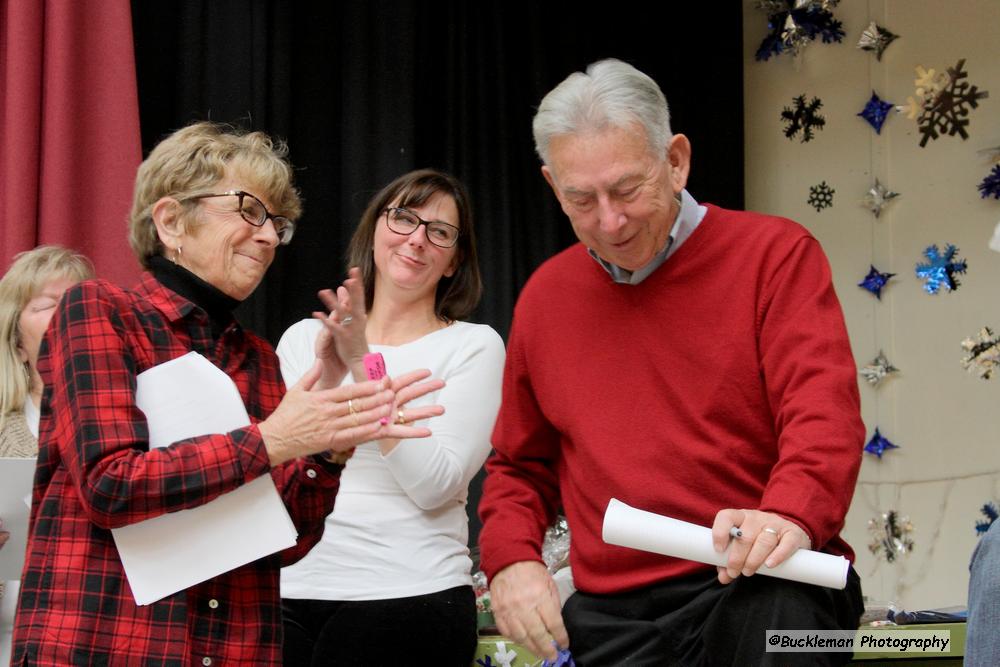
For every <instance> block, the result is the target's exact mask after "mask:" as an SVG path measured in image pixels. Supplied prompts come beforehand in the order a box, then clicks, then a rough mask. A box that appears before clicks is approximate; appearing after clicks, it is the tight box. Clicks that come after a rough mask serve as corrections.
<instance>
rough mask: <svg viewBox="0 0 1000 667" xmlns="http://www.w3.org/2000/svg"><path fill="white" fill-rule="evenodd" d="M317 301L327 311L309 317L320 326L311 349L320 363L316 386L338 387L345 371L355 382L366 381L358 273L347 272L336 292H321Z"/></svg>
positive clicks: (361, 289)
mask: <svg viewBox="0 0 1000 667" xmlns="http://www.w3.org/2000/svg"><path fill="white" fill-rule="evenodd" d="M319 298H320V301H322V302H323V305H324V306H326V307H327V309H328V310H329V311H330V312H329V313H321V312H318V311H317V312H314V313H313V317H315V318H316V319H317V320H319V321H320V322H322V323H323V329H322V330H321V331H320V333H319V336H317V337H316V348H315V353H316V358H317V359H319V360H320V361H322V362H323V376H322V377H321V378H320V386H322V387H332V386H337V385H339V384H340V382H341V380H343V378H344V375H345V374H347V372H348V371H350V372H351V373H352V374H353V375H354V379H355V381H358V382H360V381H362V380H365V379H367V378H366V377H365V373H364V356H365V354H367V352H368V339H367V338H366V336H365V325H366V324H367V316H366V314H365V291H364V284H363V283H362V280H361V270H360V269H358V268H356V267H354V268H351V269H350V271H348V277H347V280H345V281H344V283H343V284H342V285H341V286H340V287H338V288H337V291H336V292H334V291H333V290H330V289H325V290H321V291H320V292H319Z"/></svg>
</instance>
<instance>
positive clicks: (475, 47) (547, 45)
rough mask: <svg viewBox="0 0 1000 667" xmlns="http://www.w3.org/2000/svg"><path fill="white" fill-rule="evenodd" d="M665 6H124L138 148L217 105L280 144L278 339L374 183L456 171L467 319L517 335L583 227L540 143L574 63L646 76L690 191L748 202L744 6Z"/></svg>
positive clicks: (136, 1)
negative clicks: (473, 309) (551, 270)
mask: <svg viewBox="0 0 1000 667" xmlns="http://www.w3.org/2000/svg"><path fill="white" fill-rule="evenodd" d="M664 9H666V11H667V16H668V19H667V20H666V21H658V20H654V19H652V18H651V16H650V15H649V13H650V11H649V9H646V8H643V6H642V5H622V6H605V7H601V8H599V9H597V8H596V6H594V5H591V4H589V3H580V2H568V1H565V0H552V1H549V2H523V1H516V0H506V1H503V2H501V1H499V0H478V1H476V2H469V1H468V0H436V1H434V2H430V1H426V0H425V1H422V2H421V1H417V0H367V1H366V0H343V1H341V2H281V1H279V0H242V1H241V0H183V1H181V0H178V1H176V2H169V1H167V2H142V1H140V0H133V2H132V12H133V27H134V33H135V53H136V66H137V71H138V82H139V106H140V117H141V127H142V140H143V149H144V151H145V153H148V152H149V150H151V149H152V147H153V146H154V145H155V144H156V142H157V141H158V140H159V139H161V138H162V137H163V136H164V135H166V134H167V133H169V132H170V131H172V130H174V129H176V128H178V127H181V126H183V125H185V124H186V123H188V122H190V121H192V120H199V119H206V118H207V119H212V120H217V121H225V122H229V123H233V124H236V125H240V126H243V127H247V128H250V129H255V130H263V131H266V132H268V133H271V134H273V135H277V136H280V137H282V138H284V139H286V140H287V141H288V143H289V147H290V157H291V161H292V163H293V164H294V166H295V167H296V170H297V176H296V178H297V183H298V186H299V188H300V189H301V191H302V194H303V198H304V200H305V215H304V216H303V218H302V220H300V224H299V229H298V231H297V233H296V237H295V240H294V241H293V242H292V244H291V245H290V246H288V247H287V248H282V249H280V250H279V252H278V257H277V259H276V260H275V263H274V265H273V266H272V267H271V269H270V271H269V273H268V276H267V278H266V280H265V281H264V283H263V284H262V285H261V287H260V288H259V289H258V290H257V292H256V293H255V294H254V295H253V296H252V297H251V298H250V299H249V300H248V301H247V302H246V303H245V304H244V305H243V306H242V307H241V311H240V313H239V314H240V318H241V320H242V321H243V322H244V324H246V325H247V326H248V327H250V328H251V329H253V330H254V331H256V332H258V333H260V334H262V335H264V336H265V337H267V338H268V339H269V340H271V342H272V343H276V342H277V340H278V338H279V337H280V336H281V333H282V332H283V331H284V330H285V328H287V327H288V326H289V325H290V324H292V323H293V322H295V321H297V320H299V319H301V318H303V317H308V316H309V313H310V312H311V311H312V310H314V309H316V308H317V306H318V301H317V299H316V296H315V294H316V292H317V290H319V289H321V288H324V287H330V286H335V285H337V284H339V283H340V281H341V280H343V277H344V274H345V271H346V267H345V266H344V260H343V256H344V251H345V249H346V246H347V242H348V241H349V239H350V236H351V233H352V232H353V230H354V227H355V224H356V222H357V220H358V217H359V216H360V214H361V212H362V210H363V209H364V206H365V203H366V202H367V200H368V199H369V197H370V196H371V195H372V194H374V193H375V192H376V191H377V190H378V189H379V188H381V186H383V185H384V184H386V183H388V182H389V181H390V180H392V179H393V178H395V177H396V176H398V175H399V174H402V173H404V172H406V171H408V170H410V169H415V168H419V167H436V168H440V169H444V170H446V171H449V172H451V173H453V174H455V175H456V176H457V177H459V178H460V179H462V180H463V181H464V182H465V183H466V185H467V186H468V187H469V190H470V192H471V195H472V200H473V206H474V211H475V217H476V227H477V229H476V233H477V235H478V242H479V248H478V249H479V257H480V268H481V270H482V273H483V280H484V285H485V294H484V298H483V301H482V303H481V304H480V307H479V309H478V311H477V313H476V314H475V316H474V317H473V318H472V319H473V320H475V321H478V322H485V323H487V324H490V325H492V326H493V327H494V328H495V329H496V330H497V331H499V332H500V334H501V335H503V336H504V337H506V335H507V332H508V329H509V326H510V316H511V312H512V310H513V306H514V302H515V300H516V298H517V294H518V292H519V290H520V289H521V286H522V285H523V284H524V282H525V280H527V278H528V276H529V275H530V274H531V272H532V271H533V270H534V269H535V268H536V267H537V266H538V265H539V264H540V263H541V262H542V261H543V260H544V259H546V258H547V257H549V256H551V255H553V254H554V253H556V252H557V251H559V250H561V249H562V248H565V247H566V246H568V245H569V244H571V243H572V242H573V241H574V240H575V237H574V236H573V232H572V229H571V227H570V225H569V223H568V221H566V219H565V217H564V216H563V214H562V212H561V211H560V210H559V208H558V205H557V203H556V201H555V198H554V197H553V195H552V194H551V192H550V191H549V188H548V185H547V184H545V182H544V181H543V179H542V177H541V174H540V172H539V161H538V158H537V157H536V156H535V154H534V148H533V143H532V139H531V118H532V115H533V113H534V109H535V107H536V106H537V104H538V102H539V100H541V98H542V97H543V96H544V94H545V93H546V92H547V91H549V90H550V89H551V88H552V87H553V86H555V85H556V84H557V83H558V82H559V81H561V80H562V79H563V78H565V77H566V76H567V75H568V74H569V73H571V72H573V71H577V70H581V69H583V68H585V67H586V65H587V64H588V63H590V62H593V61H595V60H598V59H601V58H606V57H616V58H620V59H622V60H626V61H628V62H630V63H632V64H633V65H635V66H636V67H638V68H639V69H641V70H642V71H644V72H646V73H647V74H649V75H650V76H652V77H653V78H654V79H655V80H656V81H657V82H658V83H659V84H660V86H661V87H662V88H663V91H664V93H665V94H666V96H667V100H668V101H669V102H670V105H671V115H672V119H671V122H672V126H673V129H674V131H675V132H683V133H684V134H686V135H688V137H689V138H690V139H691V142H692V145H693V156H694V157H693V167H692V173H691V178H690V180H689V184H688V189H689V190H690V191H691V192H692V194H693V195H694V196H695V198H697V199H699V200H701V201H710V202H713V203H716V204H719V205H721V206H726V207H730V208H742V205H743V53H742V51H743V47H742V27H741V20H742V18H741V11H742V9H741V5H740V3H735V2H733V3H679V2H678V3H669V4H668V5H666V6H664ZM595 312H596V313H599V312H600V309H599V308H596V307H595ZM623 345H627V341H623ZM478 489H479V484H478V480H477V483H476V484H474V485H473V489H472V490H471V492H470V502H469V507H470V516H473V521H472V525H471V526H470V538H471V540H470V543H471V544H473V545H474V544H475V543H476V542H475V540H476V534H477V533H478V521H477V520H476V519H475V517H474V508H475V506H476V501H477V500H478Z"/></svg>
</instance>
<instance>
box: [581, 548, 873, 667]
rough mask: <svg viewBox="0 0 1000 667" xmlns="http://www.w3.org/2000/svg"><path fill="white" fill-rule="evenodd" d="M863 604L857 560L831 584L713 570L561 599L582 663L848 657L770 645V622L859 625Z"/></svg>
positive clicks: (809, 626) (812, 661) (827, 661)
mask: <svg viewBox="0 0 1000 667" xmlns="http://www.w3.org/2000/svg"><path fill="white" fill-rule="evenodd" d="M862 611H864V604H863V602H862V599H861V582H860V579H859V578H858V575H857V573H856V572H855V571H854V568H851V570H850V571H849V572H848V576H847V587H846V588H845V589H844V590H842V591H838V590H833V589H830V588H824V587H821V586H811V585H809V584H799V583H795V582H791V581H785V580H783V579H776V578H774V577H765V576H761V575H756V576H753V577H739V578H738V579H737V580H736V581H734V582H732V583H731V584H729V585H727V586H723V585H722V584H720V583H719V582H718V580H717V579H716V574H715V570H714V569H713V570H711V571H710V572H705V573H698V574H695V575H692V576H689V577H685V578H683V579H678V580H674V581H669V582H666V583H662V584H657V585H655V586H650V587H648V588H642V589H639V590H635V591H629V592H627V593H620V594H616V595H587V594H583V593H580V592H577V593H574V594H573V595H572V596H570V598H569V599H568V600H567V601H566V605H565V606H564V607H563V620H564V621H565V623H566V629H567V631H568V632H569V643H570V651H571V652H572V653H573V658H574V660H575V662H576V664H577V666H578V667H598V666H601V665H615V666H618V665H629V666H641V665H656V666H657V667H660V666H662V665H684V666H685V667H688V666H694V665H709V666H711V667H715V666H716V665H741V666H742V665H781V666H784V665H842V664H846V663H847V662H848V661H849V660H850V659H851V654H850V653H832V652H831V653H767V652H765V646H764V631H765V630H855V629H857V627H858V620H859V619H860V618H861V613H862Z"/></svg>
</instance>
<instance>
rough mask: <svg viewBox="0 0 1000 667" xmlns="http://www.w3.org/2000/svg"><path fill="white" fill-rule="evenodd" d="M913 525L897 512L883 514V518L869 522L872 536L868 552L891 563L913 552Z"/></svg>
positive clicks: (869, 531)
mask: <svg viewBox="0 0 1000 667" xmlns="http://www.w3.org/2000/svg"><path fill="white" fill-rule="evenodd" d="M912 532H913V524H912V523H910V518H909V517H906V516H904V517H900V516H899V514H897V513H896V510H889V511H888V512H883V513H882V515H881V516H878V517H875V518H873V519H869V520H868V533H869V534H870V535H871V536H872V539H871V542H869V543H868V551H871V552H872V553H873V554H875V557H876V558H878V557H883V558H885V560H886V561H887V562H889V563H893V562H895V560H896V559H897V558H899V557H900V556H905V555H906V554H908V553H910V552H911V551H913V538H911V537H910V533H912Z"/></svg>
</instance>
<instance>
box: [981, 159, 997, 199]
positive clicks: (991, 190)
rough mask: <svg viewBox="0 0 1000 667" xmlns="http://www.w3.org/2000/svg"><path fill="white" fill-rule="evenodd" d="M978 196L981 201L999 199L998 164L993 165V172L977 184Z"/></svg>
mask: <svg viewBox="0 0 1000 667" xmlns="http://www.w3.org/2000/svg"><path fill="white" fill-rule="evenodd" d="M979 194H980V195H981V196H982V198H983V199H989V198H990V197H993V198H994V199H1000V164H996V165H993V170H992V171H990V173H989V174H987V175H986V178H984V179H983V182H982V183H980V184H979Z"/></svg>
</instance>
